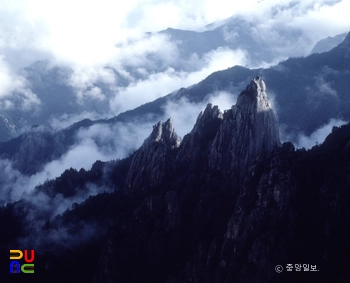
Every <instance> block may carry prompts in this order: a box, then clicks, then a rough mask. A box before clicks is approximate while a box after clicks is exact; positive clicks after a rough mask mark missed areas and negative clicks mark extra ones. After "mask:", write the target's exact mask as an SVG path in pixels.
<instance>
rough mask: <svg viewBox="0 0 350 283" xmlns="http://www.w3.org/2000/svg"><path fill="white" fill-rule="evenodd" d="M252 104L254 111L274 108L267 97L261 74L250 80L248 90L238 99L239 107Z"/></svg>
mask: <svg viewBox="0 0 350 283" xmlns="http://www.w3.org/2000/svg"><path fill="white" fill-rule="evenodd" d="M252 104H253V105H254V107H253V108H252V109H251V110H252V111H257V112H261V111H269V110H272V109H271V104H270V102H269V100H268V99H267V94H266V85H265V82H264V81H263V79H261V78H260V77H259V76H257V77H255V78H254V79H252V80H251V81H250V84H249V85H248V86H247V88H246V90H244V91H242V92H241V94H240V95H239V96H238V99H237V107H239V108H242V107H243V108H244V107H250V105H252Z"/></svg>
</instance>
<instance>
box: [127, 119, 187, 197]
mask: <svg viewBox="0 0 350 283" xmlns="http://www.w3.org/2000/svg"><path fill="white" fill-rule="evenodd" d="M180 142H181V140H180V138H179V136H178V135H177V134H176V133H175V130H174V126H173V123H172V120H171V119H168V120H167V121H166V122H165V123H162V122H158V123H157V124H156V125H154V126H153V131H152V133H151V134H150V136H149V137H148V138H147V139H146V140H145V141H144V143H143V145H142V146H141V148H140V149H139V150H137V151H136V153H135V155H134V157H133V159H132V161H131V165H130V169H129V172H128V175H127V178H126V186H127V191H128V192H133V191H134V190H135V189H137V190H141V191H145V190H147V189H148V188H151V187H155V186H156V185H158V184H159V183H160V182H161V181H162V180H163V177H164V176H165V174H166V172H168V171H169V170H170V168H171V164H172V161H171V157H170V154H169V152H170V151H171V150H172V149H174V148H177V147H178V146H179V145H180Z"/></svg>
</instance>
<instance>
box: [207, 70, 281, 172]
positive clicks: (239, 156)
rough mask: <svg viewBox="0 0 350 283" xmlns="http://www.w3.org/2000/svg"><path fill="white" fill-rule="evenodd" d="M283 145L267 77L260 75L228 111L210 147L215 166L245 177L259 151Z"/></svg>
mask: <svg viewBox="0 0 350 283" xmlns="http://www.w3.org/2000/svg"><path fill="white" fill-rule="evenodd" d="M280 145H281V142H280V139H279V130H278V125H277V121H276V118H275V115H274V113H273V110H272V108H271V104H270V102H269V101H268V99H267V95H266V86H265V83H264V81H263V80H262V79H261V78H259V77H256V78H255V79H253V80H252V81H251V82H250V84H249V85H248V86H247V88H246V90H244V91H243V92H241V94H240V95H239V96H238V99H237V104H236V105H234V106H233V107H232V108H231V109H230V110H228V111H226V112H225V114H224V117H223V122H222V125H221V127H220V129H219V131H218V133H217V134H216V137H215V139H214V141H213V143H212V145H211V147H210V154H209V165H210V168H211V169H216V170H222V171H223V172H224V173H226V174H235V175H236V176H237V177H238V178H240V179H242V178H243V177H244V175H245V173H246V170H247V168H248V167H249V166H250V165H251V164H252V163H253V161H254V160H255V159H256V157H257V156H258V155H259V154H268V153H270V152H271V151H272V150H273V149H274V148H275V147H279V146H280Z"/></svg>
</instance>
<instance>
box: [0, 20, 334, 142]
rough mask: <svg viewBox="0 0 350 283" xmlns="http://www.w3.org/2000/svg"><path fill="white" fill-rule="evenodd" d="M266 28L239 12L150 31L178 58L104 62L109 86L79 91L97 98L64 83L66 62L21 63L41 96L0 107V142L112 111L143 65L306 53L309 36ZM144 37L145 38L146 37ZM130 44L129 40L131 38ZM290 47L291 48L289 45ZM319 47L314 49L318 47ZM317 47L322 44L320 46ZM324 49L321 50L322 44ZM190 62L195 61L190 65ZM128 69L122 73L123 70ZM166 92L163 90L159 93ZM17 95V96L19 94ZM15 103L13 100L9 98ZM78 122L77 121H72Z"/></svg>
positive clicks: (256, 62)
mask: <svg viewBox="0 0 350 283" xmlns="http://www.w3.org/2000/svg"><path fill="white" fill-rule="evenodd" d="M269 34H271V31H270V30H268V29H267V27H264V26H263V25H259V24H257V23H255V22H253V21H247V20H244V19H241V18H239V17H235V18H229V19H228V20H226V21H224V22H222V23H220V24H217V25H215V24H213V25H210V26H208V27H206V28H205V31H202V32H196V31H186V30H179V29H172V28H169V29H167V30H164V31H160V32H158V33H154V34H148V35H147V36H148V37H151V36H154V35H156V36H159V35H161V36H166V37H167V38H168V39H167V40H168V41H169V42H171V43H172V44H173V45H174V46H175V47H176V48H175V49H177V50H178V52H179V58H178V60H176V61H174V62H172V63H171V65H169V63H165V62H163V61H162V60H163V59H162V58H160V57H159V56H157V53H152V52H151V53H149V54H145V57H147V62H152V64H148V65H147V66H137V68H135V66H133V65H132V64H129V65H128V63H127V62H125V64H126V65H125V66H123V68H124V70H123V71H121V70H118V67H113V66H108V67H106V69H105V70H106V71H108V72H111V73H113V74H114V76H115V78H116V81H117V85H115V86H114V89H111V88H110V87H109V86H107V85H106V84H105V83H103V82H101V81H97V82H95V83H94V84H93V85H92V86H90V87H88V88H87V89H84V92H90V93H92V92H93V91H96V89H99V90H101V92H102V93H103V95H104V96H105V99H96V97H95V98H93V97H92V96H89V95H83V96H82V97H81V98H82V99H78V97H79V95H77V90H76V89H74V87H73V86H72V84H71V83H70V82H69V80H70V78H71V76H72V72H73V70H72V69H70V68H68V67H62V66H61V67H57V66H56V67H53V68H52V66H51V64H50V62H48V61H38V62H35V63H33V64H32V65H31V66H29V67H27V68H24V69H23V70H21V71H20V74H21V75H22V76H23V77H24V78H25V79H26V80H27V81H28V83H29V85H28V87H29V89H30V90H31V91H32V92H33V93H35V94H36V95H37V97H38V99H39V100H40V101H41V104H40V107H37V108H36V109H35V111H34V110H30V111H23V110H21V109H19V108H18V107H15V108H13V109H8V110H6V111H5V110H1V111H0V129H1V130H2V135H1V136H0V141H7V140H9V139H11V138H14V137H17V136H18V135H19V134H21V133H23V131H24V130H26V129H28V128H30V127H31V126H32V125H38V124H40V125H46V126H47V125H49V124H50V122H51V121H52V120H53V119H61V118H62V117H71V116H72V117H73V116H76V117H78V116H81V115H84V116H85V117H88V118H93V117H103V118H105V117H106V116H107V117H108V116H110V115H111V111H110V105H109V100H110V98H111V97H113V96H114V95H115V91H116V90H115V88H124V87H127V86H128V85H130V83H132V82H135V81H142V80H146V79H147V76H145V75H142V74H141V73H140V72H139V69H140V68H141V69H142V68H144V69H145V71H146V72H147V73H149V74H154V73H161V72H164V71H165V70H166V69H167V68H169V67H171V68H173V69H174V70H175V71H176V72H181V71H186V72H193V71H198V68H200V66H201V64H200V62H201V61H203V60H205V56H206V55H208V54H210V52H214V51H215V50H225V49H227V50H236V49H240V50H242V51H244V52H245V55H246V56H247V58H248V59H249V60H248V61H249V62H248V64H249V65H250V66H260V65H261V64H272V63H273V62H277V61H279V60H282V59H283V60H284V59H286V58H288V57H291V56H292V57H299V56H301V55H303V54H307V53H308V51H305V48H304V47H305V45H307V44H309V39H308V38H306V37H305V35H304V34H303V33H302V31H300V30H298V29H291V28H286V27H275V28H274V29H273V36H268V35H269ZM147 36H146V37H147ZM340 38H341V36H338V37H336V38H334V39H327V40H326V43H322V42H323V41H321V42H320V43H318V44H317V45H316V47H315V48H316V51H313V52H320V48H319V47H317V46H319V45H320V44H321V45H322V44H323V45H322V46H324V45H325V44H326V45H327V48H328V49H330V48H331V47H333V46H334V45H335V43H339V39H340ZM130 44H132V43H130ZM290 46H293V48H290ZM317 48H318V49H317ZM321 49H322V48H321ZM323 50H325V49H324V48H323ZM189 62H196V64H190V63H189ZM125 74H127V75H125ZM164 95H165V93H164ZM19 97H20V96H19ZM12 103H13V104H14V105H17V103H18V101H15V100H14V101H12ZM75 121H77V120H75Z"/></svg>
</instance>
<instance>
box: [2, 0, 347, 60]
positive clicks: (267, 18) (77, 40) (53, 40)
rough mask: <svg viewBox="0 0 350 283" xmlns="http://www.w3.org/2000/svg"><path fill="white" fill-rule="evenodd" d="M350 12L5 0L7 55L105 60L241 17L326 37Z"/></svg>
mask: <svg viewBox="0 0 350 283" xmlns="http://www.w3.org/2000/svg"><path fill="white" fill-rule="evenodd" d="M348 11H350V1H348V0H343V1H339V0H303V1H295V0H260V1H256V0H245V1H232V0H192V1H185V0H178V1H166V0H165V1H161V0H128V1H115V0H99V1H91V0H90V1H89V0H69V1H68V0H59V1H57V0H50V1H47V0H16V1H6V0H1V1H0V18H1V21H0V53H1V54H2V56H4V60H5V61H6V62H8V63H9V64H10V65H11V66H15V67H18V66H21V67H23V65H25V64H28V63H30V62H31V61H32V60H33V59H39V58H42V57H45V56H46V57H49V56H53V57H54V58H55V59H56V60H58V61H59V62H66V63H69V64H79V65H83V66H86V65H88V66H91V65H100V64H106V63H107V62H110V61H112V60H113V59H114V58H116V57H118V52H120V48H118V45H120V44H122V43H125V42H126V41H127V40H128V39H130V38H135V37H139V36H140V33H141V32H145V31H159V30H162V29H166V28H167V27H173V28H181V29H193V30H202V29H203V28H204V26H205V25H206V24H209V23H212V22H215V21H220V20H224V19H226V18H228V17H230V16H234V15H241V16H243V17H245V18H248V19H251V20H256V21H257V22H262V23H264V24H266V25H271V24H273V23H274V22H278V21H282V22H284V23H286V22H288V25H290V26H291V27H293V26H294V27H302V29H303V30H304V31H305V32H306V33H308V34H310V36H314V37H318V38H319V37H321V36H322V35H334V34H337V33H341V32H344V31H346V30H348V29H350V17H349V15H348Z"/></svg>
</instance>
